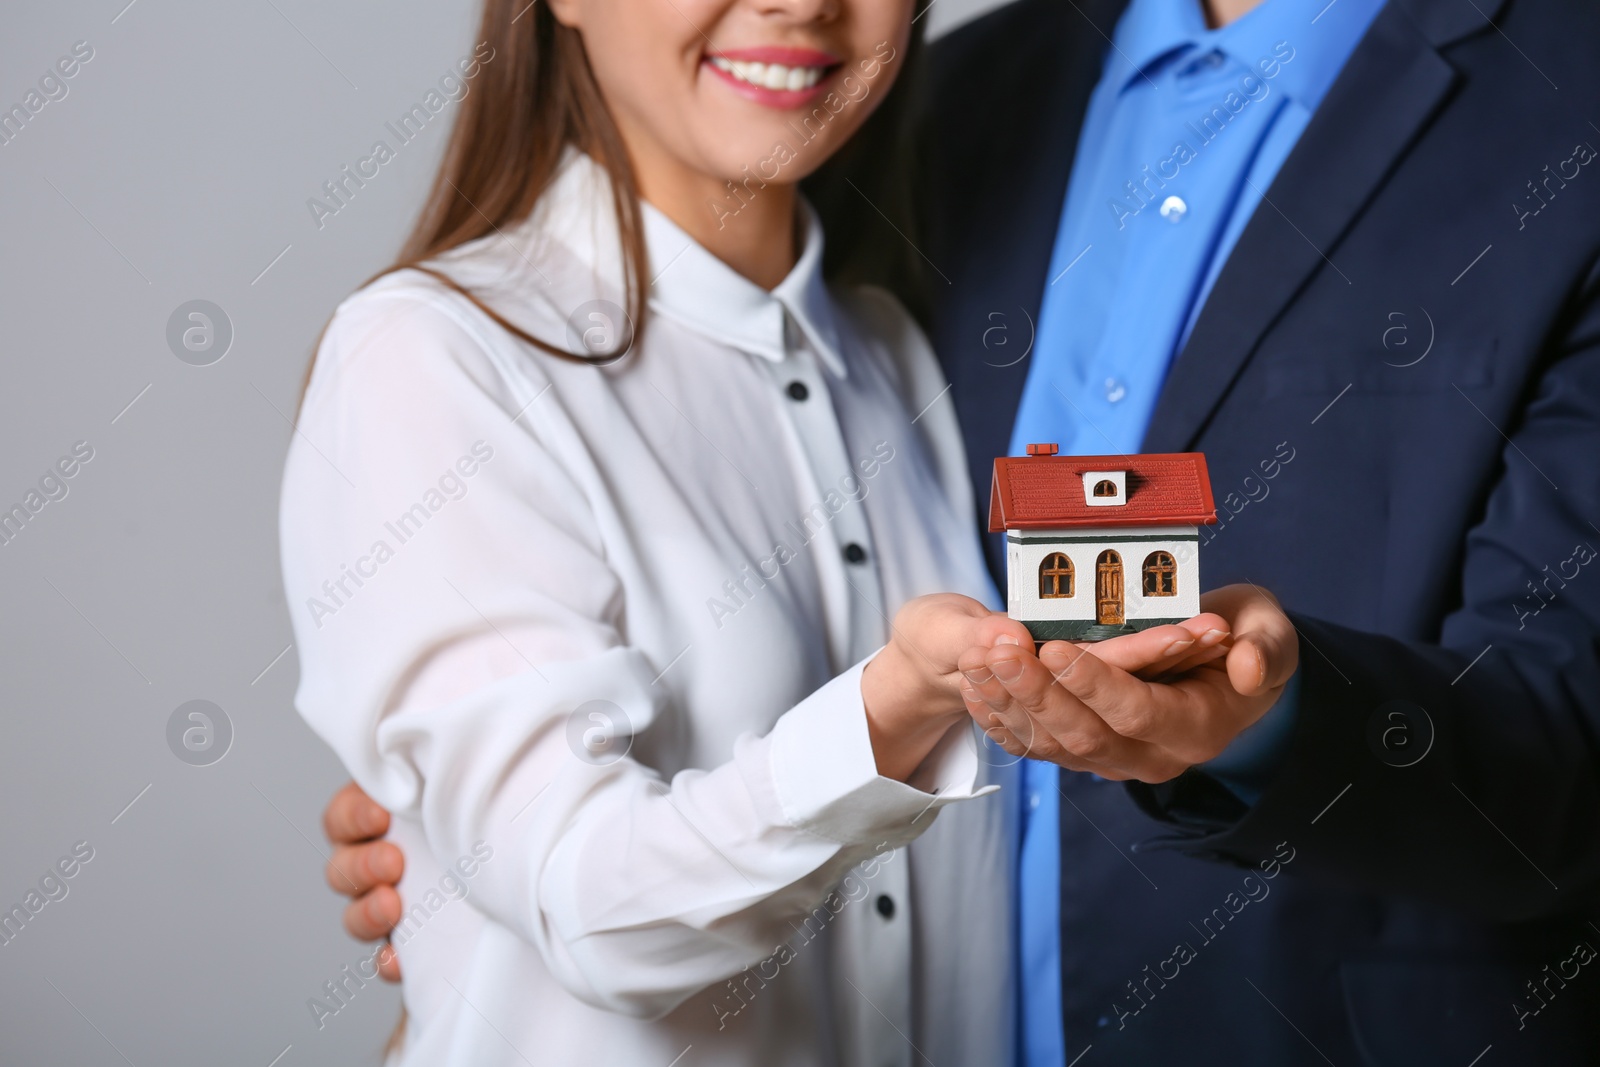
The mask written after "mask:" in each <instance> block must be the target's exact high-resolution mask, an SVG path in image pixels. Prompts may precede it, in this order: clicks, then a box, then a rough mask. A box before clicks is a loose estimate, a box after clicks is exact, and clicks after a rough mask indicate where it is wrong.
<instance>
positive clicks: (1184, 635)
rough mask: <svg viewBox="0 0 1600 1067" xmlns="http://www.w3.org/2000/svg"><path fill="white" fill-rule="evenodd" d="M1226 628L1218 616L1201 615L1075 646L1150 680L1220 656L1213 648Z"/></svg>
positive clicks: (1118, 667) (1225, 621)
mask: <svg viewBox="0 0 1600 1067" xmlns="http://www.w3.org/2000/svg"><path fill="white" fill-rule="evenodd" d="M1227 629H1228V623H1227V620H1225V619H1223V618H1222V617H1221V616H1219V615H1211V614H1204V615H1197V616H1195V617H1194V618H1192V619H1186V620H1184V621H1183V622H1181V623H1170V624H1168V625H1165V626H1153V627H1151V628H1150V629H1148V630H1140V631H1138V632H1137V633H1131V634H1126V635H1124V636H1122V637H1113V638H1111V639H1110V640H1108V641H1100V642H1095V643H1084V644H1080V645H1079V646H1078V647H1080V648H1083V649H1086V650H1088V651H1089V652H1092V653H1093V654H1094V655H1096V656H1098V657H1099V658H1100V659H1101V660H1102V661H1103V662H1105V663H1109V664H1111V665H1112V666H1113V667H1116V668H1117V669H1119V670H1124V671H1127V672H1128V673H1130V674H1134V673H1138V674H1140V675H1142V676H1150V677H1154V676H1159V675H1162V674H1168V673H1172V672H1174V671H1181V670H1187V669H1189V667H1191V666H1193V665H1194V663H1195V662H1204V661H1206V660H1209V659H1212V658H1215V657H1216V656H1217V655H1219V654H1220V653H1219V652H1218V651H1217V650H1216V645H1217V644H1218V643H1219V642H1220V641H1221V640H1222V639H1223V638H1224V637H1225V636H1227Z"/></svg>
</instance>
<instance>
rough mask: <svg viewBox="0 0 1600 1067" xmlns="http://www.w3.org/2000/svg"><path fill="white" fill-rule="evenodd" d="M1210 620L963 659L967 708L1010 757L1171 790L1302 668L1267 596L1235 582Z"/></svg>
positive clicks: (990, 650) (999, 646) (1293, 637)
mask: <svg viewBox="0 0 1600 1067" xmlns="http://www.w3.org/2000/svg"><path fill="white" fill-rule="evenodd" d="M1201 607H1203V608H1204V609H1205V614H1202V615H1199V616H1196V617H1195V618H1194V619H1190V620H1188V621H1187V622H1185V623H1183V624H1182V625H1179V626H1162V627H1156V628H1154V629H1151V630H1146V631H1144V632H1142V633H1137V634H1131V635H1128V636H1127V637H1119V638H1115V639H1113V640H1110V641H1104V642H1101V643H1099V644H1089V645H1074V644H1069V643H1068V642H1065V641H1051V642H1048V643H1046V644H1045V646H1044V647H1043V648H1042V649H1040V650H1039V654H1038V656H1037V657H1036V656H1034V655H1033V652H1032V649H1031V647H1029V646H1028V645H1023V644H1021V643H1018V644H1014V645H1013V644H1008V643H1004V642H1003V641H1002V642H1000V643H996V644H993V645H991V646H989V647H974V648H972V649H969V650H968V651H967V652H965V653H964V654H963V655H962V656H961V657H960V660H961V667H962V669H963V672H964V679H965V686H964V688H963V696H964V698H965V700H966V704H967V709H968V712H969V713H970V714H971V715H972V717H973V718H974V719H976V720H977V722H978V723H979V725H980V726H982V727H984V728H985V729H986V730H987V731H988V732H989V735H990V736H991V737H992V738H994V740H995V741H996V742H997V743H999V744H1000V745H1001V746H1002V747H1003V748H1005V749H1006V751H1007V752H1010V753H1012V754H1013V755H1019V756H1023V755H1025V756H1030V757H1032V758H1034V759H1043V760H1049V761H1050V762H1052V763H1057V764H1060V765H1061V766H1063V767H1067V768H1069V769H1071V770H1083V771H1092V772H1094V773H1095V774H1098V775H1100V776H1101V777H1103V778H1112V779H1119V780H1121V779H1128V778H1137V779H1139V780H1140V781H1144V782H1163V781H1166V780H1168V779H1170V778H1175V777H1177V776H1178V775H1179V774H1181V773H1183V772H1184V771H1185V770H1187V769H1188V768H1189V767H1192V766H1194V765H1195V764H1197V763H1204V762H1205V761H1206V760H1209V759H1213V758H1215V757H1216V756H1217V755H1218V754H1219V753H1221V752H1222V750H1223V749H1225V748H1226V747H1227V746H1228V745H1229V744H1230V743H1231V742H1232V741H1233V739H1234V738H1235V737H1237V736H1238V735H1239V733H1240V732H1241V731H1243V730H1244V729H1245V728H1246V727H1248V726H1250V725H1252V724H1254V723H1255V722H1256V720H1257V719H1259V718H1260V717H1261V716H1262V715H1263V714H1265V713H1266V711H1267V709H1268V708H1270V707H1272V705H1273V703H1275V702H1276V701H1277V699H1278V696H1279V694H1280V693H1281V692H1282V691H1283V686H1284V685H1285V684H1286V683H1287V682H1288V680H1289V678H1290V677H1291V676H1293V674H1294V672H1295V670H1296V669H1297V668H1298V667H1299V663H1300V644H1299V638H1298V635H1297V634H1296V633H1295V629H1294V626H1293V624H1292V623H1291V622H1290V621H1289V618H1288V616H1287V615H1285V614H1284V613H1283V609H1282V608H1280V607H1279V606H1278V601H1277V599H1276V598H1275V597H1273V596H1272V595H1271V594H1270V593H1267V592H1266V591H1264V590H1261V589H1258V588H1257V587H1255V586H1252V585H1232V586H1227V587H1225V588H1222V589H1218V590H1215V591H1214V592H1211V593H1208V594H1206V595H1205V596H1203V597H1202V598H1201Z"/></svg>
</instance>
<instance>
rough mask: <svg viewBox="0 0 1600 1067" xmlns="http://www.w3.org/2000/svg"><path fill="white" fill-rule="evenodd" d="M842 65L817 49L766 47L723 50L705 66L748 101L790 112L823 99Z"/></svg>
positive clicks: (834, 56) (712, 56) (704, 62)
mask: <svg viewBox="0 0 1600 1067" xmlns="http://www.w3.org/2000/svg"><path fill="white" fill-rule="evenodd" d="M840 62H841V61H840V59H839V57H838V56H836V55H832V54H830V53H828V52H821V51H817V50H816V49H811V48H780V47H773V46H765V47H760V48H734V49H723V50H719V51H717V52H714V53H710V54H708V55H707V56H706V57H705V59H704V60H703V65H704V66H705V67H706V68H708V69H709V70H711V71H712V72H713V73H714V74H716V75H718V76H719V77H721V79H722V80H723V81H725V82H726V83H727V84H728V85H730V86H732V87H733V89H734V91H735V92H737V93H738V94H739V95H740V96H743V97H744V98H745V99H747V100H753V101H754V102H756V103H758V104H761V105H763V106H765V107H771V108H777V109H780V110H789V109H792V108H799V107H804V106H805V105H806V104H809V103H810V102H811V101H813V100H815V99H817V98H818V97H820V96H821V95H822V94H823V93H824V92H825V91H826V85H825V84H824V83H825V82H826V81H827V79H828V76H829V75H831V74H832V73H833V72H834V71H835V70H836V69H838V67H839V65H840Z"/></svg>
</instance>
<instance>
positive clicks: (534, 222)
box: [519, 149, 845, 378]
mask: <svg viewBox="0 0 1600 1067" xmlns="http://www.w3.org/2000/svg"><path fill="white" fill-rule="evenodd" d="M641 206H642V208H643V219H644V239H645V247H646V250H647V252H648V255H649V270H650V273H651V276H652V280H651V283H650V296H649V307H650V310H651V311H652V312H653V313H655V314H659V315H660V316H662V317H663V318H666V319H671V320H672V321H674V322H677V323H679V324H680V325H682V326H686V327H688V328H689V329H692V330H694V331H695V332H696V333H699V334H702V335H703V336H705V337H707V338H708V339H710V340H713V341H718V342H721V343H724V344H727V345H731V346H733V347H735V348H738V349H739V350H741V351H744V352H749V353H752V354H754V355H757V356H760V357H762V358H763V359H768V360H771V361H773V362H782V361H783V360H784V359H786V358H787V357H788V354H789V352H790V351H791V350H792V349H793V347H794V345H795V342H796V341H797V339H796V338H794V337H793V336H792V335H791V334H790V333H789V329H790V323H792V324H793V326H794V328H795V329H797V330H798V331H799V332H800V333H801V334H803V335H804V338H805V341H806V343H807V344H808V345H809V346H810V348H811V349H812V350H813V351H814V352H816V354H817V356H818V357H819V358H820V359H821V360H822V362H823V364H824V365H825V366H826V367H827V368H828V370H829V371H830V372H831V373H832V374H833V375H834V376H835V377H837V378H843V377H845V361H844V359H843V357H842V356H841V354H840V345H839V331H838V324H837V322H836V320H835V318H834V312H833V301H832V298H831V297H830V295H829V293H828V290H827V286H826V283H825V282H824V281H823V277H822V248H823V237H822V223H821V220H820V219H818V217H817V213H816V211H815V210H813V209H812V207H811V205H810V204H808V203H806V202H805V200H804V199H803V198H802V199H801V200H800V210H801V212H802V213H803V214H802V221H803V231H804V243H803V246H802V248H801V252H800V258H799V260H798V261H797V262H796V263H795V265H794V267H793V269H791V270H790V271H789V273H788V275H787V276H786V277H785V278H784V279H783V281H781V282H779V283H778V284H777V285H776V286H775V287H774V288H773V289H772V290H771V291H770V292H768V291H767V290H765V289H763V288H761V286H759V285H757V284H755V283H754V282H752V281H750V280H749V279H748V278H745V277H744V276H743V275H741V274H739V273H738V272H737V271H735V270H734V269H733V268H732V267H730V266H728V265H727V264H726V263H724V262H722V260H720V259H718V258H717V257H716V256H714V255H712V254H711V253H710V252H709V251H707V250H706V249H705V247H703V246H702V245H700V244H699V243H698V242H696V241H695V240H694V239H693V238H692V237H690V236H689V235H688V234H687V233H685V232H684V231H683V230H682V229H681V228H680V227H679V226H678V225H677V224H676V223H674V222H673V221H672V220H671V219H669V218H667V216H666V215H664V214H662V213H661V212H660V211H658V210H657V209H656V208H655V207H654V206H652V205H651V204H648V203H645V204H642V205H641ZM529 225H530V226H532V227H534V228H536V229H539V230H542V231H544V234H545V235H547V236H548V237H550V238H552V239H554V240H555V241H557V242H559V243H560V244H562V245H565V246H566V247H567V248H568V249H569V250H570V251H571V252H572V253H573V254H574V255H575V256H577V257H578V259H580V260H581V261H582V262H583V263H584V264H585V265H587V266H588V267H589V268H590V269H592V270H593V271H594V272H595V273H596V274H597V275H599V276H601V277H605V278H610V279H616V280H620V279H621V277H622V265H621V255H620V251H619V246H618V243H617V240H618V239H617V227H616V219H615V217H614V213H613V210H612V206H611V194H610V184H609V180H608V178H607V176H606V173H605V171H604V169H602V168H601V167H600V165H599V164H597V163H595V162H594V160H592V159H590V158H589V157H588V156H587V155H584V154H582V153H580V152H577V151H575V150H570V149H569V151H568V154H567V158H566V159H565V160H564V161H563V162H562V165H561V169H560V171H559V172H558V174H557V176H556V179H555V180H554V181H553V182H552V183H551V185H550V188H549V189H548V190H547V192H546V193H545V195H544V197H542V198H541V200H540V205H539V210H537V211H536V212H535V213H534V217H533V218H532V219H530V220H529ZM528 236H530V237H532V236H533V235H532V234H530V235H528ZM519 243H521V242H519ZM530 243H532V244H535V245H536V243H537V242H536V241H534V242H530Z"/></svg>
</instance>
